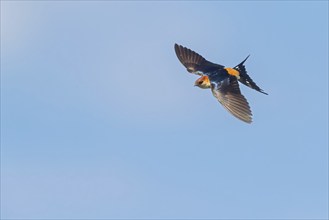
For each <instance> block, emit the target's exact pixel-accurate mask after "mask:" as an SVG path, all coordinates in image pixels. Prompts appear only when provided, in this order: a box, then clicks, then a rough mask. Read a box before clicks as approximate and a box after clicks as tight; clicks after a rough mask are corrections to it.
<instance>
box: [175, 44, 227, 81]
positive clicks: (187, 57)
mask: <svg viewBox="0 0 329 220" xmlns="http://www.w3.org/2000/svg"><path fill="white" fill-rule="evenodd" d="M175 52H176V55H177V57H178V59H179V61H180V62H181V63H182V64H183V65H184V66H185V67H186V69H187V71H188V72H190V73H194V74H197V75H208V74H209V73H211V72H214V71H216V70H218V69H223V68H224V66H222V65H219V64H216V63H212V62H209V61H208V60H206V59H205V58H203V57H202V56H201V55H199V54H198V53H196V52H194V51H193V50H190V49H188V48H186V47H183V46H181V45H178V44H175Z"/></svg>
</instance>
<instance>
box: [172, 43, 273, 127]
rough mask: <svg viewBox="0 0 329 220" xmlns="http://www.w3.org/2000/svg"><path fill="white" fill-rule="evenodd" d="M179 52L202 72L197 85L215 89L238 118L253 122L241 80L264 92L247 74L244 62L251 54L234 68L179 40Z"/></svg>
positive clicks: (191, 68)
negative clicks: (242, 90)
mask: <svg viewBox="0 0 329 220" xmlns="http://www.w3.org/2000/svg"><path fill="white" fill-rule="evenodd" d="M175 52H176V55H177V57H178V59H179V61H180V62H181V63H182V64H183V65H184V66H185V68H186V70H187V71H188V72H189V73H193V74H196V75H199V76H201V77H200V78H198V79H197V80H196V81H195V84H194V85H195V86H197V87H199V88H201V89H211V91H212V94H213V96H214V97H215V98H216V99H217V100H218V101H219V103H221V104H222V105H223V106H224V108H225V109H226V110H228V111H229V112H230V113H231V114H232V115H233V116H235V117H236V118H238V119H240V120H242V121H244V122H246V123H251V122H252V112H251V109H250V106H249V103H248V101H247V99H246V98H245V97H244V96H243V95H242V94H241V91H240V87H239V83H238V82H240V83H242V84H244V85H246V86H248V87H249V88H251V89H254V90H256V91H258V92H260V93H263V94H265V95H268V94H267V93H266V92H264V91H263V90H262V89H261V88H259V86H257V85H256V83H255V82H254V81H253V80H252V79H251V78H250V76H249V75H248V74H247V71H246V67H245V65H244V63H245V62H246V60H247V59H248V58H249V55H248V56H247V57H246V58H245V59H244V60H243V61H242V62H241V63H240V64H238V65H236V66H235V67H233V68H230V67H225V66H223V65H220V64H216V63H212V62H210V61H208V60H206V59H205V58H203V57H202V56H201V55H199V54H198V53H196V52H194V51H193V50H191V49H188V48H186V47H183V46H181V45H178V44H175Z"/></svg>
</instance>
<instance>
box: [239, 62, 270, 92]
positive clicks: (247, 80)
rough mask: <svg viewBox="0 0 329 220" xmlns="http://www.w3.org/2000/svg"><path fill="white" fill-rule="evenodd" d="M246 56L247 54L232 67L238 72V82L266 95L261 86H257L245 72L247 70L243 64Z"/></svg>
mask: <svg viewBox="0 0 329 220" xmlns="http://www.w3.org/2000/svg"><path fill="white" fill-rule="evenodd" d="M248 57H249V56H247V58H246V59H244V60H243V61H242V62H241V63H240V64H239V65H237V66H236V67H234V69H236V70H237V71H239V73H240V77H239V82H241V83H242V84H244V85H246V86H248V87H250V88H252V89H254V90H256V91H258V92H261V93H263V94H265V95H268V94H267V93H266V92H264V91H263V90H262V89H261V88H259V86H257V85H256V83H255V82H254V81H253V80H252V79H251V78H250V76H249V75H248V74H247V70H246V67H245V66H244V62H245V61H246V60H247V59H248Z"/></svg>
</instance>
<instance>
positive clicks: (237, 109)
mask: <svg viewBox="0 0 329 220" xmlns="http://www.w3.org/2000/svg"><path fill="white" fill-rule="evenodd" d="M211 91H212V93H213V95H214V96H215V97H216V98H217V100H218V101H219V102H220V103H221V104H222V105H223V106H224V107H225V108H226V110H228V111H229V112H230V113H231V114H232V115H233V116H235V117H236V118H238V119H240V120H242V121H244V122H246V123H251V122H252V113H251V110H250V106H249V103H248V101H247V99H246V98H245V97H244V96H243V95H242V94H241V91H240V88H239V84H238V81H237V79H236V78H234V77H229V78H227V79H225V80H223V81H222V82H219V83H212V84H211Z"/></svg>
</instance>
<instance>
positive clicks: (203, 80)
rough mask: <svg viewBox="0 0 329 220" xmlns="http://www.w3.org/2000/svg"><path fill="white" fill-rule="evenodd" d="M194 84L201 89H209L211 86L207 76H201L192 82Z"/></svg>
mask: <svg viewBox="0 0 329 220" xmlns="http://www.w3.org/2000/svg"><path fill="white" fill-rule="evenodd" d="M194 86H197V87H200V88H201V89H209V88H210V87H211V85H210V80H209V77H208V76H201V77H200V78H199V79H197V80H196V81H195V83H194Z"/></svg>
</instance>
